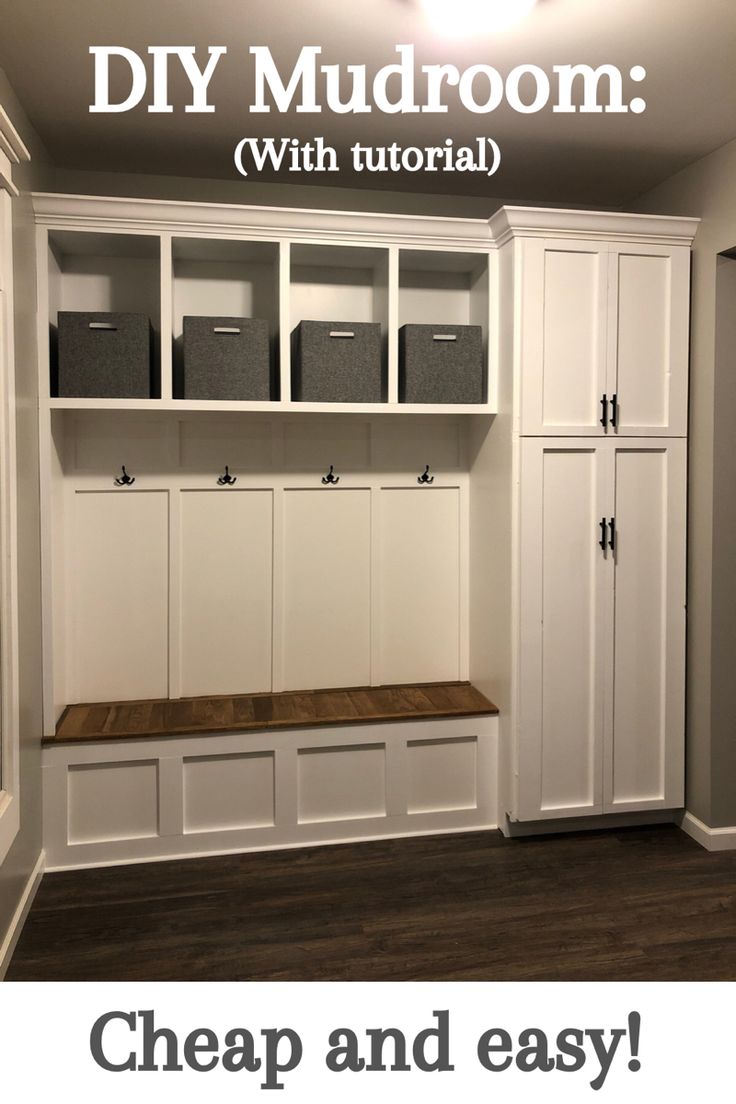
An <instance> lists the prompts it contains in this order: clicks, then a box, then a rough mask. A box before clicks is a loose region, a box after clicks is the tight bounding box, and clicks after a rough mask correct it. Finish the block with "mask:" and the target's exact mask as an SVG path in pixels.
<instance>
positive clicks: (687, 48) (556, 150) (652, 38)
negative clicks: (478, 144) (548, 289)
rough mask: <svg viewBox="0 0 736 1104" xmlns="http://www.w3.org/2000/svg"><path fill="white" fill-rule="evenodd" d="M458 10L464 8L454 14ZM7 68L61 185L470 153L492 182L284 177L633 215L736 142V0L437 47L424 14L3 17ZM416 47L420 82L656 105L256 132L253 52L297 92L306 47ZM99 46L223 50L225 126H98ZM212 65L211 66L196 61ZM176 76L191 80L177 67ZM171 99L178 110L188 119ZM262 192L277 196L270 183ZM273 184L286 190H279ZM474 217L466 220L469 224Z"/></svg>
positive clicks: (379, 7)
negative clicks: (313, 154)
mask: <svg viewBox="0 0 736 1104" xmlns="http://www.w3.org/2000/svg"><path fill="white" fill-rule="evenodd" d="M448 2H450V3H452V0H448ZM0 28H2V30H1V32H0V67H1V68H3V69H4V70H5V72H6V74H7V76H8V78H9V80H10V82H11V84H12V85H13V88H14V89H15V92H16V94H17V96H18V98H19V99H20V101H21V103H22V104H23V106H24V107H25V109H26V113H27V114H28V116H29V117H30V119H31V122H32V123H33V124H34V126H35V127H36V129H37V131H38V133H39V135H40V137H41V138H42V140H43V141H44V143H45V145H46V147H47V149H48V150H49V152H50V154H51V156H52V158H53V160H54V162H55V163H56V164H58V165H59V166H60V167H64V168H75V169H95V170H113V171H123V172H143V173H164V174H175V175H180V176H193V177H213V178H217V179H225V180H227V179H239V177H238V176H237V173H236V171H235V169H234V166H233V161H232V152H233V149H234V147H235V145H236V143H237V142H238V141H239V139H240V138H242V137H245V136H249V137H262V136H271V137H276V138H278V137H281V136H286V137H298V138H301V139H307V138H309V137H312V136H314V135H322V136H324V138H325V139H326V141H328V142H330V143H331V144H333V145H334V146H336V147H337V148H338V150H341V151H345V150H346V149H347V147H348V146H349V145H350V144H351V143H352V142H354V141H356V140H359V141H361V142H363V143H367V144H377V145H386V144H387V143H389V142H392V141H398V142H400V143H403V144H406V145H409V144H415V145H428V144H433V143H442V142H443V141H444V139H445V138H448V137H451V138H453V139H454V140H455V142H456V143H457V144H462V143H463V142H469V141H472V140H473V139H474V138H476V137H477V136H486V135H487V136H489V137H493V138H494V139H495V140H496V141H497V142H498V143H499V145H500V147H501V150H502V153H503V165H502V168H501V171H500V172H499V173H498V174H497V176H495V177H494V178H488V177H486V176H483V175H480V174H466V175H459V174H441V173H436V174H432V175H431V176H430V175H427V174H423V173H413V174H409V173H405V174H402V175H400V176H396V175H394V174H385V175H383V176H375V175H371V176H367V175H365V174H364V175H361V176H355V175H353V174H352V173H351V171H350V169H349V167H348V164H347V162H348V158H347V157H345V156H344V155H343V156H341V172H340V175H339V177H337V176H336V175H335V174H330V175H329V176H322V177H321V178H320V177H317V176H315V175H314V174H311V175H309V176H306V175H303V174H294V173H284V174H282V175H281V176H280V177H279V178H278V179H280V180H282V181H284V182H288V183H292V184H295V183H305V184H306V183H308V184H317V183H325V184H330V185H333V186H334V185H336V184H340V185H345V186H355V187H362V188H366V187H372V188H375V187H384V188H389V189H392V190H394V191H396V190H402V189H406V190H409V191H415V192H448V193H453V194H468V195H475V196H482V195H486V194H487V195H494V196H498V195H503V196H505V197H508V198H511V199H514V200H518V201H525V200H526V201H535V202H541V201H545V202H550V203H555V202H556V203H566V204H586V205H589V204H593V205H597V204H599V205H606V206H616V205H625V204H626V203H627V202H628V201H630V200H631V199H633V198H634V197H635V196H637V195H639V194H641V193H642V192H643V191H646V190H647V189H648V188H650V187H652V186H653V185H655V184H657V183H658V182H659V181H661V180H663V179H665V178H666V177H668V176H670V175H671V174H672V173H674V172H676V171H677V170H679V169H680V168H682V167H684V166H685V165H686V164H688V163H689V162H691V161H693V160H696V159H697V158H699V157H702V156H703V155H704V154H706V153H709V152H710V151H711V150H713V149H716V148H717V147H718V146H720V145H723V144H724V143H725V142H727V141H729V140H730V139H731V138H733V137H734V136H736V77H735V76H734V47H735V46H736V0H539V2H538V4H537V7H536V8H535V9H534V10H533V11H532V13H531V15H530V16H528V17H527V18H526V19H525V20H524V21H523V23H522V24H521V25H520V26H518V27H517V28H515V29H514V30H509V31H505V32H503V33H498V34H496V35H493V36H489V35H486V36H483V37H475V38H472V39H462V38H461V39H453V40H445V41H443V40H441V38H440V37H439V36H438V35H437V34H436V33H435V32H433V31H432V30H431V29H430V28H429V27H428V25H427V21H426V18H425V17H424V15H423V13H422V11H421V9H420V7H419V4H418V0H371V3H370V4H363V3H357V2H355V0H352V2H351V0H342V2H341V3H338V2H337V0H310V2H308V3H305V2H297V0H271V2H269V3H266V2H264V0H258V2H254V0H207V2H206V3H203V2H201V0H126V2H125V3H108V2H104V3H100V2H99V0H64V2H63V3H59V0H22V2H20V0H0ZM404 43H411V44H414V45H415V46H416V56H417V66H420V65H422V64H432V63H435V64H436V63H442V62H445V63H453V64H455V65H457V66H458V67H459V68H461V69H462V68H465V67H467V66H469V65H474V64H480V63H484V64H489V65H492V66H494V67H495V68H497V69H499V70H500V71H501V73H503V74H506V73H507V72H508V71H509V70H510V69H512V68H513V67H514V66H515V65H518V64H521V63H525V64H527V63H528V64H535V65H539V66H541V67H542V68H544V69H545V70H546V71H547V72H548V73H550V74H551V68H552V66H553V65H555V64H557V65H561V64H578V63H586V64H589V65H594V66H597V65H600V64H603V63H610V64H613V65H616V66H618V67H619V68H620V69H621V70H622V71H623V72H624V75H627V74H628V72H629V70H630V69H631V67H632V66H633V65H643V66H644V67H645V68H646V70H647V78H646V80H645V81H644V83H643V84H642V85H641V86H639V87H638V88H636V89H635V88H634V86H632V85H631V84H630V83H629V82H627V83H626V84H625V87H626V88H627V90H628V92H627V95H626V97H625V98H630V96H631V95H634V94H640V95H642V96H644V98H645V99H646V101H647V110H646V111H645V112H644V113H643V114H641V115H633V114H625V115H617V114H608V115H606V114H603V115H581V114H574V115H559V114H553V113H552V110H551V106H550V107H548V108H546V109H545V110H543V111H542V112H540V113H538V114H534V115H521V114H518V113H516V112H514V111H512V110H511V109H509V108H500V109H499V110H497V111H495V112H493V113H492V114H490V115H475V114H472V113H469V112H467V111H465V110H464V109H462V107H457V108H455V109H451V111H450V113H449V114H448V115H432V114H418V115H416V114H415V115H406V116H388V115H384V114H381V113H379V112H377V111H376V112H373V113H372V114H368V115H358V116H354V115H343V116H338V115H334V114H332V113H329V114H328V113H323V114H322V115H317V116H315V115H297V114H295V113H293V112H290V113H289V114H288V115H279V114H274V113H272V114H269V115H263V114H262V115H258V114H251V113H250V112H249V111H248V105H249V104H250V102H251V100H252V96H253V63H252V59H251V56H250V54H249V52H248V47H249V46H250V45H265V46H268V47H270V49H271V51H272V53H273V56H274V58H275V59H276V60H277V62H278V63H279V66H280V69H281V71H282V74H283V75H286V74H287V73H288V72H289V71H290V69H291V67H292V66H293V64H294V62H295V60H296V57H297V55H298V52H299V50H300V48H301V47H302V46H304V45H319V46H322V47H323V54H322V57H321V59H320V60H321V62H322V63H323V64H330V63H333V64H335V63H337V64H341V65H347V64H365V65H367V67H368V71H369V73H371V72H373V71H375V70H377V69H378V68H379V67H380V66H382V65H385V64H388V63H390V62H392V61H394V60H396V58H395V55H394V48H395V46H396V45H397V44H404ZM90 45H119V46H126V47H129V48H131V49H133V50H136V51H137V52H138V53H140V54H143V55H145V52H146V48H147V47H148V46H149V45H193V46H196V47H197V48H198V50H202V55H201V56H202V58H203V57H204V50H205V48H206V47H207V46H208V45H224V46H227V48H228V54H227V56H226V57H224V58H223V59H222V60H221V62H220V63H219V65H218V68H217V70H216V72H215V75H214V77H213V80H212V83H211V85H210V93H209V99H210V102H211V103H214V104H215V105H216V111H215V113H214V114H212V115H200V114H185V113H184V111H183V110H182V109H181V108H180V109H179V110H177V111H176V112H175V113H174V114H172V115H157V114H150V113H149V112H147V111H146V108H145V106H139V107H137V108H136V109H134V110H133V111H131V112H129V113H126V114H119V115H116V114H111V115H103V114H90V113H89V111H88V106H89V104H90V103H91V101H92V96H93V67H92V58H91V57H90V55H89V53H88V48H89V46H90ZM198 56H200V55H198ZM175 68H178V66H177V67H175ZM185 93H186V86H185V84H183V83H182V82H181V81H179V82H177V83H176V84H175V85H174V91H173V99H172V102H174V103H177V104H178V105H183V104H184V103H185V102H187V98H186V95H185ZM259 179H260V180H264V179H267V177H266V175H265V174H261V175H260V177H259ZM274 179H275V177H274ZM458 213H462V212H458Z"/></svg>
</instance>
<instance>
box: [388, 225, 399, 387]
mask: <svg viewBox="0 0 736 1104" xmlns="http://www.w3.org/2000/svg"><path fill="white" fill-rule="evenodd" d="M387 297H388V302H387V304H386V311H385V314H386V317H387V318H388V362H387V363H388V395H387V398H388V401H389V402H390V403H397V402H398V401H399V247H398V246H396V245H392V246H390V247H389V251H388V287H387Z"/></svg>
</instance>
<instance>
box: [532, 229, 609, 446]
mask: <svg viewBox="0 0 736 1104" xmlns="http://www.w3.org/2000/svg"><path fill="white" fill-rule="evenodd" d="M521 257H522V261H521V264H522V286H523V295H522V306H521V310H522V327H521V364H520V370H521V395H522V425H521V432H522V433H523V434H524V435H525V436H537V435H539V434H560V435H572V436H584V435H586V436H587V435H590V434H595V435H602V434H603V427H602V426H601V424H600V419H601V413H602V408H601V399H602V397H603V394H604V392H605V391H606V312H607V292H608V246H607V245H606V244H598V243H596V242H585V241H569V240H559V241H558V240H551V239H550V240H541V239H540V240H536V241H526V242H524V243H523V245H522V252H521Z"/></svg>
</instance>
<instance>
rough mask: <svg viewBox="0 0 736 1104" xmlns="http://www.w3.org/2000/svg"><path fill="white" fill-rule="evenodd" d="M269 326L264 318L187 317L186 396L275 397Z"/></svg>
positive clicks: (185, 324)
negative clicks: (272, 388) (272, 382)
mask: <svg viewBox="0 0 736 1104" xmlns="http://www.w3.org/2000/svg"><path fill="white" fill-rule="evenodd" d="M268 329H269V327H268V322H267V321H266V320H265V319H263V318H230V317H228V318H224V317H220V318H208V317H200V316H187V317H185V318H184V340H183V346H184V386H183V392H184V398H185V399H225V400H233V401H238V400H246V399H259V400H265V401H267V400H269V399H270V398H271V353H270V346H269V335H268Z"/></svg>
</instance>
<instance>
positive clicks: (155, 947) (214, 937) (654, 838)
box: [8, 826, 736, 981]
mask: <svg viewBox="0 0 736 1104" xmlns="http://www.w3.org/2000/svg"><path fill="white" fill-rule="evenodd" d="M8 978H9V980H15V981H22V980H80V981H81V980H294V981H297V980H355V981H363V980H372V981H379V980H455V981H459V980H501V979H503V980H530V979H538V980H542V979H544V980H616V981H621V980H654V979H669V980H699V979H724V980H725V979H728V980H734V979H736V853H728V852H723V853H720V854H709V853H707V852H706V851H703V850H702V849H701V848H700V847H699V846H698V845H697V844H696V843H694V842H693V841H692V840H690V839H689V838H688V837H687V836H685V835H684V834H683V833H681V832H680V831H679V829H677V828H675V827H671V826H663V827H652V828H645V829H627V830H620V831H615V832H590V833H581V834H577V835H571V836H554V837H547V838H537V839H525V840H514V841H509V840H504V839H503V838H502V837H501V836H500V835H499V834H498V833H496V832H476V833H467V834H463V835H446V836H433V837H425V838H421V839H408V840H390V841H386V842H377V843H361V844H349V845H344V846H336V847H317V848H308V849H302V850H296V851H276V852H263V853H260V854H252V855H238V856H228V857H224V858H205V859H196V860H188V861H186V862H169V863H155V864H144V865H138V866H121V867H108V868H106V869H100V870H87V871H79V872H73V873H60V874H49V875H46V877H45V878H44V879H43V882H42V885H41V887H40V890H39V893H38V896H37V898H36V901H35V903H34V905H33V908H32V910H31V913H30V916H29V919H28V921H27V924H26V927H25V929H24V931H23V934H22V935H21V938H20V941H19V943H18V947H17V949H16V952H15V956H14V958H13V961H12V963H11V965H10V970H9V973H8Z"/></svg>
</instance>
